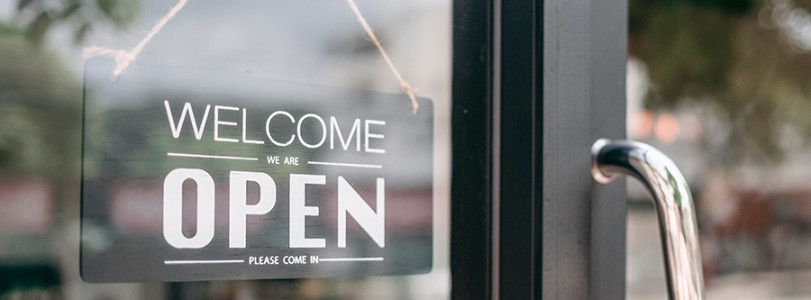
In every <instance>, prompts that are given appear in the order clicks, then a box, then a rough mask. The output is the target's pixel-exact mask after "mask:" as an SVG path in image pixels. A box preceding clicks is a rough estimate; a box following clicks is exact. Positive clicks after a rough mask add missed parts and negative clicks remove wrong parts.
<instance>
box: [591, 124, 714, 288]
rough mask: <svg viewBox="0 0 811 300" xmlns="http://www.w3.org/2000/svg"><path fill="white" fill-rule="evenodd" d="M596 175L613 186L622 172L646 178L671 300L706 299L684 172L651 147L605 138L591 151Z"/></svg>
mask: <svg viewBox="0 0 811 300" xmlns="http://www.w3.org/2000/svg"><path fill="white" fill-rule="evenodd" d="M591 157H592V166H591V174H592V177H594V180H596V181H597V182H599V183H603V184H605V183H609V182H611V181H612V180H614V178H616V177H617V176H618V175H620V174H627V175H631V176H633V177H636V178H637V179H639V180H641V181H642V183H644V185H645V186H646V187H647V188H648V190H649V191H650V193H651V194H652V195H653V204H654V207H655V209H656V213H657V215H658V217H659V232H660V233H661V237H662V251H664V256H665V272H666V273H667V274H666V275H667V289H668V295H669V296H670V299H704V278H703V276H702V273H701V272H702V270H701V252H700V248H699V242H698V228H697V226H696V216H695V209H694V205H693V197H692V195H691V194H690V188H689V187H688V186H687V181H686V180H684V176H682V174H681V172H680V171H679V168H678V167H676V164H675V163H673V160H671V159H670V158H669V157H667V155H665V154H664V153H662V152H661V151H659V150H657V149H656V148H653V147H651V146H649V145H647V144H644V143H639V142H632V141H610V140H608V139H600V140H597V141H596V142H594V145H592V147H591Z"/></svg>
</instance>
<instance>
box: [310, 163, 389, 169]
mask: <svg viewBox="0 0 811 300" xmlns="http://www.w3.org/2000/svg"><path fill="white" fill-rule="evenodd" d="M307 163H308V164H311V165H325V166H336V167H352V168H366V169H382V168H383V166H381V165H367V164H350V163H339V162H325V161H308V162H307Z"/></svg>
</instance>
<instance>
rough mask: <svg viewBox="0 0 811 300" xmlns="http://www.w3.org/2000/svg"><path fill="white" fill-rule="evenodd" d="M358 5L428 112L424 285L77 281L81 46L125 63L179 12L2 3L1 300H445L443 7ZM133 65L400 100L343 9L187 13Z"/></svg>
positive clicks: (43, 0)
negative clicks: (430, 207) (429, 256)
mask: <svg viewBox="0 0 811 300" xmlns="http://www.w3.org/2000/svg"><path fill="white" fill-rule="evenodd" d="M356 2H357V5H358V6H359V9H360V11H361V12H363V13H364V15H365V16H366V18H367V20H368V22H369V24H370V25H371V27H372V28H373V29H374V30H375V34H376V36H377V37H378V38H379V39H380V41H381V43H382V44H383V45H384V46H385V48H386V50H387V52H388V54H389V56H390V57H391V59H392V60H393V62H394V64H395V65H396V66H397V67H398V68H399V71H400V73H401V74H402V76H403V77H404V78H405V79H406V80H407V81H409V82H410V83H411V85H412V86H414V87H416V88H419V95H420V96H422V97H427V98H430V99H432V100H433V101H434V111H435V120H434V123H435V124H436V125H435V132H434V136H435V142H434V155H435V156H434V162H435V165H434V183H433V185H434V191H433V193H434V195H433V199H434V216H433V217H434V222H433V223H434V229H433V230H434V234H433V238H434V242H433V252H434V253H433V257H434V258H433V261H434V267H433V271H432V272H431V273H429V274H426V275H418V276H387V277H373V278H364V277H357V278H337V279H301V280H272V281H270V280H254V281H214V282H193V283H133V284H86V283H84V282H82V280H81V279H80V277H79V224H80V213H79V212H80V200H79V199H80V198H79V193H80V166H81V165H80V162H81V145H82V136H81V130H82V109H83V108H82V97H83V95H82V93H83V91H82V88H83V69H84V61H85V58H83V57H82V48H84V47H92V46H96V47H105V48H110V49H116V50H119V49H120V50H125V51H128V50H130V49H132V48H133V47H134V46H135V45H136V44H137V43H138V42H139V41H141V39H143V37H144V36H145V35H146V33H147V32H148V31H149V30H150V29H151V28H152V27H153V25H154V24H155V23H156V22H157V20H159V19H160V18H161V17H162V16H164V15H165V14H166V13H167V12H168V11H169V10H170V9H171V8H172V7H173V6H174V5H175V4H176V3H177V1H173V0H166V1H143V0H0V299H202V298H209V299H290V298H297V299H381V298H384V299H392V298H394V299H437V298H439V299H444V298H447V297H448V294H449V291H450V288H449V284H450V272H449V265H448V241H449V238H448V235H449V208H448V207H449V201H450V200H449V190H448V186H449V180H450V174H449V169H450V154H449V153H450V150H449V149H450V138H449V135H450V133H449V132H450V123H449V116H450V113H449V108H450V72H451V8H450V4H451V3H450V1H434V0H420V1H413V0H412V1H399V0H397V1H365V0H360V1H356ZM138 63H149V64H153V65H161V66H166V67H172V66H176V67H179V68H183V67H195V68H204V69H207V70H211V71H215V72H222V73H232V74H238V75H240V76H248V77H258V78H267V79H269V80H282V81H289V82H297V83H303V84H315V85H324V86H331V87H338V88H349V89H360V90H374V91H382V92H389V93H397V92H399V90H400V88H399V85H398V83H397V81H396V79H395V77H394V75H392V73H391V71H390V70H389V69H388V67H387V66H386V63H385V61H384V60H383V59H382V57H381V56H380V53H379V52H378V51H377V49H376V48H375V47H374V45H373V44H372V42H371V40H370V39H369V38H368V37H367V36H366V35H365V33H364V32H363V28H362V27H361V26H360V24H358V21H357V20H356V19H355V16H354V15H353V14H352V11H351V10H350V9H349V7H348V6H347V4H346V3H345V2H344V1H315V0H296V1H241V0H240V1H189V2H188V4H187V5H186V6H185V7H184V8H183V9H182V10H181V11H180V12H179V13H178V14H177V15H176V16H175V17H174V18H173V19H172V20H171V21H170V22H169V23H168V24H167V25H166V26H165V27H164V28H163V29H162V30H161V31H160V32H159V33H158V34H157V35H156V36H155V38H154V39H152V40H151V41H150V42H149V44H147V45H146V47H145V48H144V50H143V52H141V53H140V55H139V56H138V58H137V59H136V60H135V61H134V64H138ZM111 71H112V70H111ZM124 75H126V72H125V73H124Z"/></svg>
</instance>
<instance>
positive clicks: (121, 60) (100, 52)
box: [82, 0, 420, 114]
mask: <svg viewBox="0 0 811 300" xmlns="http://www.w3.org/2000/svg"><path fill="white" fill-rule="evenodd" d="M188 1H189V0H179V1H178V2H177V4H175V6H173V7H172V9H170V10H169V12H168V13H166V15H164V16H163V17H162V18H161V19H160V20H159V21H158V22H157V23H155V25H154V26H153V27H152V30H150V31H149V32H148V33H147V34H146V36H145V37H144V38H143V39H142V40H141V41H140V42H138V44H137V45H135V47H134V48H132V50H130V51H124V50H115V49H108V48H101V47H85V48H84V49H82V50H83V56H84V57H85V58H90V57H95V56H109V57H112V58H113V59H115V68H114V69H113V74H112V77H113V78H114V79H117V78H118V76H119V75H121V73H122V72H124V70H126V69H127V67H129V65H130V64H131V63H132V62H133V61H134V60H135V58H136V57H138V54H139V53H141V51H142V50H144V47H146V44H147V43H149V41H150V40H152V38H153V37H155V35H157V34H158V32H159V31H160V30H161V29H162V28H163V26H165V25H166V23H169V20H171V19H172V18H174V17H175V15H177V13H178V12H180V10H181V9H182V8H183V7H184V6H185V5H186V3H187V2H188ZM346 3H347V4H348V5H349V8H350V9H352V12H353V13H354V14H355V17H356V18H357V19H358V22H359V23H360V25H361V26H362V27H363V30H365V31H366V34H367V35H369V38H371V39H372V42H373V43H374V44H375V46H376V47H377V50H378V51H380V55H382V56H383V59H384V60H385V61H386V64H387V65H388V66H389V69H391V72H392V73H394V77H396V78H397V82H398V83H399V84H400V92H401V93H403V94H406V95H408V98H409V99H411V108H412V113H414V114H416V113H417V110H418V109H419V107H420V106H419V104H418V103H417V99H416V94H417V89H416V88H414V87H412V86H411V84H409V83H408V82H407V81H405V80H404V79H403V77H402V76H401V75H400V72H399V71H397V68H396V67H395V66H394V63H392V61H391V59H390V58H389V55H388V54H386V50H384V49H383V45H381V44H380V40H378V39H377V37H376V36H375V34H374V32H373V31H372V28H371V27H370V26H369V23H368V22H366V18H364V17H363V14H361V13H360V10H359V9H358V6H357V5H356V4H355V1H354V0H346Z"/></svg>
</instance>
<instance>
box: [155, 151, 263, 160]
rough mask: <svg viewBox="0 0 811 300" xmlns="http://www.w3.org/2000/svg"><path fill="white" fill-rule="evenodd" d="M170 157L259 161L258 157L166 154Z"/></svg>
mask: <svg viewBox="0 0 811 300" xmlns="http://www.w3.org/2000/svg"><path fill="white" fill-rule="evenodd" d="M166 155H168V156H178V157H194V158H214V159H231V160H259V159H258V158H256V157H239V156H223V155H206V154H190V153H175V152H169V153H166Z"/></svg>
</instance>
